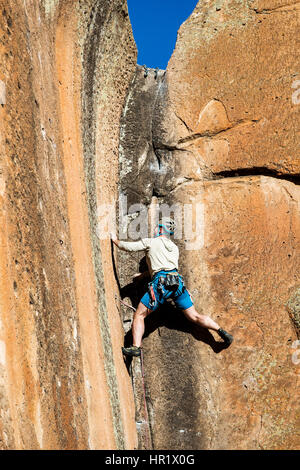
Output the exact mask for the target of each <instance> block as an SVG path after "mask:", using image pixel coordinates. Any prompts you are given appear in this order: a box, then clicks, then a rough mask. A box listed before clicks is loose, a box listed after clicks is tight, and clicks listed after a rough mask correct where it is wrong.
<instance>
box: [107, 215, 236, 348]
mask: <svg viewBox="0 0 300 470" xmlns="http://www.w3.org/2000/svg"><path fill="white" fill-rule="evenodd" d="M174 231H175V222H174V220H173V219H171V218H169V217H163V218H162V220H161V222H160V223H159V224H158V225H157V226H156V228H155V231H154V237H153V238H142V239H141V240H138V241H134V242H125V241H120V240H118V239H117V237H116V235H115V234H113V233H112V234H111V239H112V242H113V243H114V244H115V245H116V246H117V247H118V248H120V249H121V250H125V251H145V252H146V259H147V265H148V268H149V271H150V274H151V282H150V283H149V284H148V292H146V293H145V295H144V296H143V297H142V299H141V301H140V303H139V305H138V307H137V309H136V311H135V313H134V317H133V323H132V336H133V344H132V346H130V347H128V348H122V351H123V354H125V355H128V356H140V355H141V345H142V338H143V335H144V332H145V318H146V317H147V316H148V315H149V314H150V313H151V312H153V311H154V310H156V309H157V308H158V307H159V306H160V305H162V304H163V303H164V301H165V300H166V299H168V298H172V299H173V300H174V302H175V305H176V307H177V308H179V309H181V310H182V311H183V313H184V315H185V316H186V317H187V319H188V320H190V321H192V322H194V323H196V324H197V325H199V326H202V327H203V328H207V329H209V330H214V331H216V332H217V333H218V334H219V336H220V337H221V338H222V339H223V340H224V342H225V345H226V346H229V345H230V344H231V343H232V341H233V336H232V335H230V334H229V333H227V331H225V330H223V329H222V328H220V326H219V325H218V323H216V322H215V321H214V320H213V319H212V318H210V317H209V316H207V315H202V314H200V313H198V312H197V310H196V309H195V307H194V304H193V301H192V298H191V296H190V294H189V292H188V290H187V288H186V287H185V285H184V281H183V278H182V276H181V275H180V274H179V273H178V259H179V249H178V247H177V245H176V244H175V243H174V242H173V241H172V240H171V239H170V237H171V236H172V235H173V234H174ZM143 274H144V273H142V274H141V276H142V275H143ZM135 276H136V277H137V276H139V275H135Z"/></svg>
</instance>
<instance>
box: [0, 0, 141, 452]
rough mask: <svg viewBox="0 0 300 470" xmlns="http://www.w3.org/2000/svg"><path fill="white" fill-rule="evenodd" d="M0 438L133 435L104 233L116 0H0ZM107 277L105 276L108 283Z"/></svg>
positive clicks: (123, 79)
mask: <svg viewBox="0 0 300 470" xmlns="http://www.w3.org/2000/svg"><path fill="white" fill-rule="evenodd" d="M0 33H1V38H0V44H1V47H0V56H1V61H0V80H1V82H0V83H1V86H0V99H1V107H0V139H1V142H0V145H1V156H2V158H1V166H0V204H1V211H0V214H1V224H0V237H1V243H0V250H1V253H0V279H1V288H0V403H1V419H0V448H2V449H24V448H25V449H38V448H42V449H71V448H72V449H78V448H80V449H84V448H85V449H86V448H91V449H97V448H98V449H99V448H100V449H107V448H110V449H114V448H120V449H124V448H134V447H135V446H136V429H135V423H134V403H133V398H132V392H131V387H130V380H129V377H128V374H127V371H126V368H125V366H124V363H123V359H122V355H121V345H122V344H123V330H122V324H121V322H120V317H119V312H118V310H117V306H116V303H115V299H114V294H115V293H117V292H118V290H117V285H116V283H115V279H114V275H113V266H112V260H111V247H110V243H108V241H101V242H100V243H99V240H98V238H97V223H98V218H97V209H98V206H99V205H100V204H102V203H104V202H105V203H106V202H111V200H112V199H114V198H115V197H116V188H117V186H116V185H117V178H118V145H119V128H120V116H121V111H122V107H123V103H124V98H125V95H126V93H127V88H128V84H129V83H130V81H131V78H132V73H133V72H134V69H135V63H136V48H135V44H134V42H133V38H132V33H131V26H130V23H129V19H128V12H127V5H126V2H125V0H124V1H123V0H113V1H106V0H102V1H100V2H99V1H94V0H76V1H73V0H72V1H71V0H43V1H42V0H40V1H39V0H31V1H24V2H14V1H7V0H5V1H1V2H0ZM108 286H109V287H108Z"/></svg>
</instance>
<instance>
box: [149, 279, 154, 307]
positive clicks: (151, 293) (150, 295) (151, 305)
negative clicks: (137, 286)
mask: <svg viewBox="0 0 300 470" xmlns="http://www.w3.org/2000/svg"><path fill="white" fill-rule="evenodd" d="M148 292H149V297H150V307H154V306H155V303H156V297H155V292H154V288H153V284H152V282H149V284H148Z"/></svg>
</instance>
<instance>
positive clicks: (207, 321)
mask: <svg viewBox="0 0 300 470" xmlns="http://www.w3.org/2000/svg"><path fill="white" fill-rule="evenodd" d="M183 313H184V314H185V316H186V317H187V319H188V320H190V321H192V322H194V323H196V324H197V325H199V326H202V327H203V328H207V329H209V330H214V331H216V332H217V333H218V334H219V336H221V338H222V339H223V340H224V341H225V343H226V344H227V345H228V346H229V345H230V344H231V343H232V341H233V336H232V335H230V334H229V333H227V331H225V330H222V328H220V326H219V325H218V323H216V322H215V321H214V320H213V319H212V318H210V317H209V316H208V315H201V314H200V313H198V312H197V310H196V309H195V307H194V305H192V307H189V308H187V309H185V310H183Z"/></svg>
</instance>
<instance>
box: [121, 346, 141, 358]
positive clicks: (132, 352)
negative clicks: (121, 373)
mask: <svg viewBox="0 0 300 470" xmlns="http://www.w3.org/2000/svg"><path fill="white" fill-rule="evenodd" d="M122 352H123V354H125V355H126V356H140V355H141V348H138V347H137V346H129V348H122Z"/></svg>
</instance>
